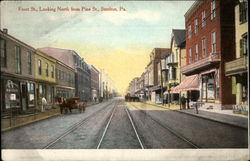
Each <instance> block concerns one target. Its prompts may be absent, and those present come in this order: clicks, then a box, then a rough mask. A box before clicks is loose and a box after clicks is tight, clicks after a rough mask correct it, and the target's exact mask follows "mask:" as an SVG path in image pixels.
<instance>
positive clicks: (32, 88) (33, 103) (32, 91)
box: [27, 83, 35, 105]
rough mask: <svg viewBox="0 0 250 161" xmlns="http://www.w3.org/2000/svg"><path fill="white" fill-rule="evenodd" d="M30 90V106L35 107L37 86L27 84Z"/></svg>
mask: <svg viewBox="0 0 250 161" xmlns="http://www.w3.org/2000/svg"><path fill="white" fill-rule="evenodd" d="M27 88H28V95H29V97H28V98H29V99H28V104H29V105H35V84H34V83H27Z"/></svg>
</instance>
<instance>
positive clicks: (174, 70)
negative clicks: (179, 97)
mask: <svg viewBox="0 0 250 161" xmlns="http://www.w3.org/2000/svg"><path fill="white" fill-rule="evenodd" d="M172 79H173V80H176V68H172Z"/></svg>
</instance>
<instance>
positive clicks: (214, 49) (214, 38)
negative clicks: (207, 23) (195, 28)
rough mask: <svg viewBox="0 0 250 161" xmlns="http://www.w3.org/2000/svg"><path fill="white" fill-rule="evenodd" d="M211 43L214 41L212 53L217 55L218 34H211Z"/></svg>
mask: <svg viewBox="0 0 250 161" xmlns="http://www.w3.org/2000/svg"><path fill="white" fill-rule="evenodd" d="M211 41H212V51H211V52H212V53H216V34H215V32H212V34H211Z"/></svg>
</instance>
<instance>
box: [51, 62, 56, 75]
mask: <svg viewBox="0 0 250 161" xmlns="http://www.w3.org/2000/svg"><path fill="white" fill-rule="evenodd" d="M54 73H55V68H54V66H53V65H51V77H52V78H54Z"/></svg>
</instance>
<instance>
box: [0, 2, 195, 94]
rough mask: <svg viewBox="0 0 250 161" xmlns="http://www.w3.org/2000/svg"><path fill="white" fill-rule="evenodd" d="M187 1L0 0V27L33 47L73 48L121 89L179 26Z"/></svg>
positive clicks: (136, 75)
mask: <svg viewBox="0 0 250 161" xmlns="http://www.w3.org/2000/svg"><path fill="white" fill-rule="evenodd" d="M192 4H193V1H154V2H153V1H127V2H125V1H98V2H95V1H15V2H13V1H5V2H1V24H0V25H1V26H0V28H1V29H3V28H7V29H8V33H9V34H10V35H12V36H14V37H16V38H17V39H19V40H21V41H23V42H25V43H27V44H29V45H31V46H33V47H34V48H41V47H56V48H64V49H71V50H74V51H76V52H77V53H78V54H79V55H80V56H82V57H83V58H84V60H85V61H86V62H87V63H88V64H92V65H94V66H95V67H97V68H98V69H104V71H105V72H106V73H107V74H108V75H109V76H110V77H111V79H112V80H113V81H114V82H115V85H116V87H117V90H118V91H119V92H120V93H122V94H124V93H125V91H126V88H127V87H128V84H129V82H130V81H131V80H132V79H133V78H134V77H140V76H141V74H142V73H143V72H144V71H145V67H146V65H147V64H148V63H149V54H150V52H151V51H152V50H153V49H154V48H169V47H170V40H171V32H172V29H184V28H185V18H184V14H185V13H186V12H187V10H188V9H189V7H190V6H191V5H192ZM73 8H74V9H79V10H80V11H76V10H73ZM104 9H105V10H104ZM114 9H116V10H117V11H114ZM97 10H98V11H97ZM110 10H112V11H110Z"/></svg>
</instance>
